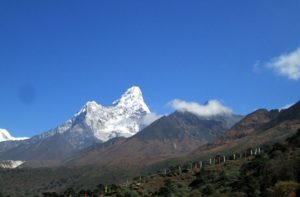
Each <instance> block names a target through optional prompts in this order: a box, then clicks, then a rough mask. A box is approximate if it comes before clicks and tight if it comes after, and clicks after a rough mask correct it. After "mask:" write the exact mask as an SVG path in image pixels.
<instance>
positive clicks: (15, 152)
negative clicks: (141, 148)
mask: <svg viewBox="0 0 300 197" xmlns="http://www.w3.org/2000/svg"><path fill="white" fill-rule="evenodd" d="M149 113H150V110H149V108H148V107H147V105H146V104H145V102H144V99H143V95H142V92H141V90H140V88H139V87H136V86H134V87H131V88H129V89H128V90H127V91H126V92H125V93H124V94H123V95H122V97H121V98H120V99H119V100H117V101H115V102H113V105H112V106H109V107H104V106H102V105H99V104H97V103H96V102H95V101H89V102H87V103H86V104H85V105H84V106H83V107H82V108H81V110H80V111H79V112H78V113H76V114H75V115H74V116H73V117H72V118H71V119H70V120H68V121H66V122H65V123H63V124H62V125H60V126H59V127H57V128H55V129H51V130H50V131H48V132H45V133H42V134H40V135H37V136H34V137H32V138H31V139H28V140H24V141H23V142H22V143H20V144H17V145H16V144H14V145H12V144H5V145H1V143H0V147H1V146H5V147H6V149H5V151H4V152H3V151H2V153H1V151H0V159H11V160H44V159H46V160H60V159H63V158H65V157H67V156H70V155H72V154H74V153H75V152H77V151H79V150H82V149H84V148H86V147H89V146H91V145H93V144H95V143H103V142H106V141H108V140H109V139H112V138H115V137H130V136H132V135H134V134H136V133H137V132H138V131H140V130H141V129H142V128H143V127H144V126H145V125H144V124H143V119H144V117H146V116H147V114H149ZM7 147H9V148H7ZM7 149H8V150H7Z"/></svg>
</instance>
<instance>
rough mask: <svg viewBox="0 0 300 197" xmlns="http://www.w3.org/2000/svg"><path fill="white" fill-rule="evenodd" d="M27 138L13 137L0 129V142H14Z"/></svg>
mask: <svg viewBox="0 0 300 197" xmlns="http://www.w3.org/2000/svg"><path fill="white" fill-rule="evenodd" d="M26 139H28V138H27V137H19V138H18V137H13V136H11V135H10V133H9V132H8V131H7V130H6V129H0V142H3V141H14V140H26Z"/></svg>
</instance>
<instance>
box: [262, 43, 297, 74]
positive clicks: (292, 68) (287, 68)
mask: <svg viewBox="0 0 300 197" xmlns="http://www.w3.org/2000/svg"><path fill="white" fill-rule="evenodd" d="M266 66H267V67H268V68H270V69H273V70H274V71H275V72H276V73H278V74H280V75H282V76H286V77H288V78H289V79H293V80H299V79H300V48H298V49H296V50H295V51H292V52H290V53H286V54H282V55H280V56H278V57H274V58H272V59H271V61H269V62H268V63H267V64H266Z"/></svg>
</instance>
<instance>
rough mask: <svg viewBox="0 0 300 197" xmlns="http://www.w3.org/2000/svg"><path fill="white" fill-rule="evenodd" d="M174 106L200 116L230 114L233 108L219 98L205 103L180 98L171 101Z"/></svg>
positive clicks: (176, 108)
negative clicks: (222, 102)
mask: <svg viewBox="0 0 300 197" xmlns="http://www.w3.org/2000/svg"><path fill="white" fill-rule="evenodd" d="M170 104H171V106H172V108H174V109H175V110H177V111H181V112H190V113H193V114H196V115H198V116H205V117H209V116H214V115H219V114H230V113H232V110H231V109H230V108H228V107H226V106H224V105H222V104H221V103H220V102H219V101H218V100H210V101H208V102H207V103H206V104H204V105H200V104H198V103H196V102H187V101H183V100H179V99H175V100H173V101H172V102H171V103H170Z"/></svg>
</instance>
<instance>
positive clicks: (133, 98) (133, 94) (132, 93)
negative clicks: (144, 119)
mask: <svg viewBox="0 0 300 197" xmlns="http://www.w3.org/2000/svg"><path fill="white" fill-rule="evenodd" d="M113 105H115V106H119V107H126V108H134V109H138V108H139V109H142V110H144V111H145V112H147V113H150V110H149V108H148V107H147V105H146V104H145V102H144V98H143V94H142V91H141V89H140V88H139V87H137V86H133V87H131V88H129V89H128V90H127V91H126V92H125V93H124V94H123V95H122V97H121V98H120V99H118V100H116V101H114V102H113Z"/></svg>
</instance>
